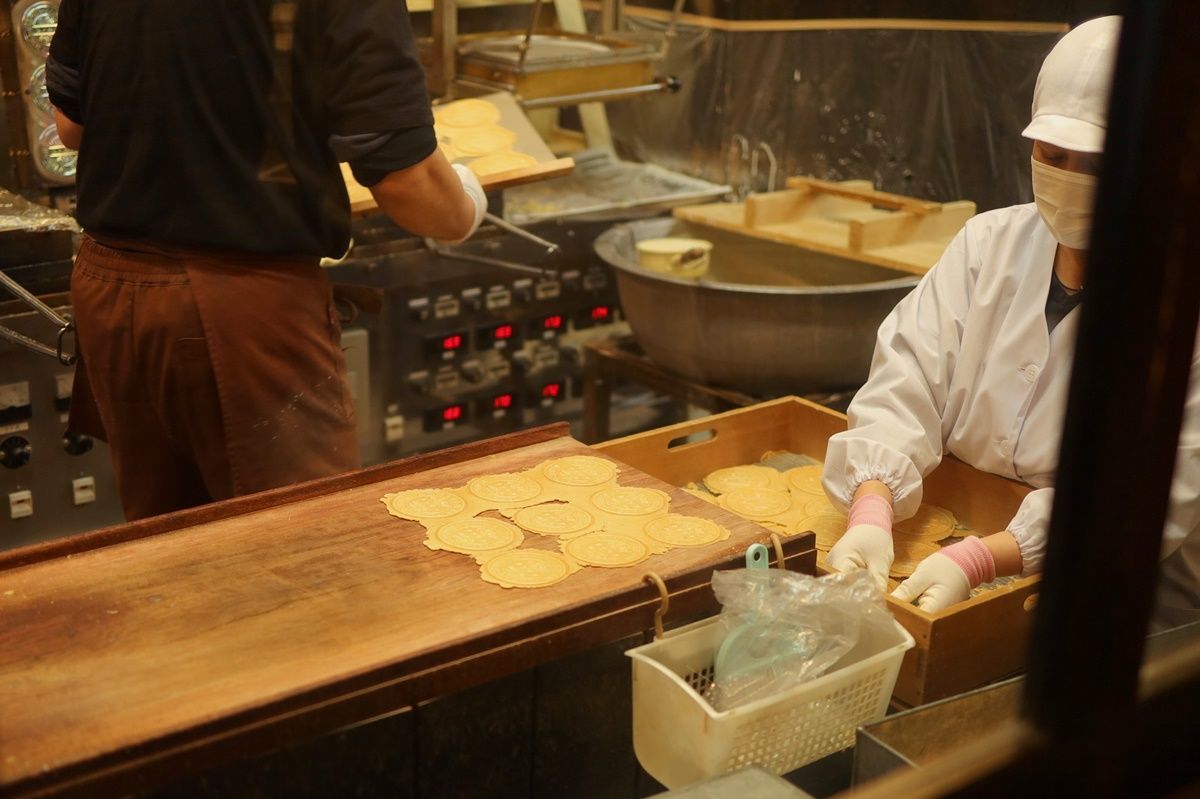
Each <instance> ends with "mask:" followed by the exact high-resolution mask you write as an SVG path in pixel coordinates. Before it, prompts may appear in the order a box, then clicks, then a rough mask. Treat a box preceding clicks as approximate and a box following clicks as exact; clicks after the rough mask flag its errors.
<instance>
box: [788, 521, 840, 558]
mask: <svg viewBox="0 0 1200 799" xmlns="http://www.w3.org/2000/svg"><path fill="white" fill-rule="evenodd" d="M796 530H797V531H799V532H805V531H807V530H811V531H812V532H814V533H816V534H817V549H820V550H830V549H832V548H833V545H834V544H836V543H837V542H838V539H839V538H841V537H842V534H844V533H845V532H846V517H845V516H843V515H841V514H840V513H817V514H814V515H812V516H808V517H806V518H803V519H801V520H800V521H799V522H798V523H797V524H796Z"/></svg>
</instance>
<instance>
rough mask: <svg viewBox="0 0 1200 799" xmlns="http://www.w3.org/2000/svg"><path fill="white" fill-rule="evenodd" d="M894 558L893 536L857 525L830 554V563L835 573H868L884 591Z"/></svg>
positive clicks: (873, 526) (882, 530) (870, 526)
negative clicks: (856, 570)
mask: <svg viewBox="0 0 1200 799" xmlns="http://www.w3.org/2000/svg"><path fill="white" fill-rule="evenodd" d="M894 557H895V554H894V552H893V551H892V534H891V533H889V532H888V531H887V530H884V529H883V528H882V527H879V526H877V525H874V524H856V525H855V526H853V527H851V528H850V529H849V530H847V531H846V533H845V535H843V536H842V537H841V538H840V539H839V540H838V542H837V543H836V544H834V545H833V549H831V550H829V557H828V561H829V568H831V569H833V570H834V571H839V572H845V571H850V570H852V569H866V570H867V571H869V572H871V576H872V577H874V578H875V581H876V582H877V583H879V588H880V590H884V589H886V588H887V578H888V572H889V571H891V569H892V559H893V558H894Z"/></svg>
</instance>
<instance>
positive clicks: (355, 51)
mask: <svg viewBox="0 0 1200 799" xmlns="http://www.w3.org/2000/svg"><path fill="white" fill-rule="evenodd" d="M47 75H48V78H47V83H48V87H49V91H50V98H51V101H52V102H53V104H54V106H55V108H56V111H57V113H56V117H57V120H58V123H59V134H60V137H61V138H62V141H63V143H64V144H66V145H67V146H69V147H74V148H76V149H78V150H79V172H78V178H77V189H78V214H77V215H78V218H79V221H80V223H81V224H82V225H83V227H84V230H85V234H86V235H85V238H84V242H83V245H82V248H81V250H80V253H79V256H78V258H77V260H76V266H75V271H74V273H73V275H72V287H71V291H72V305H73V311H74V316H75V322H76V326H77V329H78V334H79V350H80V353H81V355H82V367H81V368H80V369H78V370H77V375H76V384H77V387H76V392H75V401H74V402H73V407H72V426H73V427H74V428H75V429H77V430H80V431H81V432H90V433H93V434H95V435H98V436H100V437H101V438H106V439H107V440H108V441H109V443H110V444H111V448H112V454H113V462H114V466H115V467H116V471H117V481H118V487H119V489H120V491H121V495H122V500H123V503H124V506H125V510H126V515H127V516H128V517H129V518H137V517H141V516H147V515H151V514H154V513H160V512H164V511H168V510H174V509H177V508H182V507H187V506H190V505H195V504H199V503H201V502H205V501H209V500H212V499H220V498H224V497H229V496H233V495H235V494H242V493H247V492H250V491H256V490H261V489H265V488H271V487H274V486H278V485H282V484H285V483H289V482H292V481H295V480H301V479H309V478H312V477H317V476H321V475H325V474H329V473H333V472H337V471H341V470H344V469H347V468H352V467H354V466H356V465H357V464H358V454H357V452H358V448H357V443H356V440H355V435H354V418H353V410H352V404H351V402H350V398H349V395H348V391H347V387H346V382H345V364H344V358H343V357H342V353H341V350H340V348H339V342H338V338H339V332H340V331H339V329H338V322H337V318H336V315H335V314H334V313H333V305H332V299H331V291H330V286H329V283H328V280H327V278H326V277H325V275H324V273H323V272H322V271H321V270H320V268H319V267H318V260H319V259H320V258H321V257H322V256H335V257H336V256H340V255H342V254H343V253H344V252H345V250H346V248H347V245H348V243H349V238H350V212H349V203H348V200H347V197H346V190H345V186H344V184H343V181H342V178H341V174H340V169H339V161H348V162H349V163H350V166H351V168H352V170H353V171H354V174H355V177H356V178H357V179H358V180H359V182H360V183H362V184H363V185H365V186H367V187H369V188H370V189H371V191H372V193H373V194H374V196H375V198H376V200H377V202H378V203H379V206H380V208H381V209H382V210H383V211H384V212H385V213H387V214H388V215H389V216H390V217H391V218H392V219H393V220H394V221H395V222H396V223H397V224H399V225H400V226H401V227H403V228H405V229H406V230H408V231H410V232H411V233H413V234H416V235H420V236H430V237H434V238H438V239H443V240H449V241H458V240H462V239H464V238H466V237H467V236H469V235H470V234H471V233H472V232H473V231H474V230H475V228H476V227H478V225H479V222H480V220H481V219H482V216H483V213H484V211H485V209H486V198H485V197H484V194H483V190H482V188H481V187H480V185H479V182H478V181H477V180H476V179H475V177H474V176H473V175H472V174H471V173H470V171H469V170H466V169H465V168H463V167H461V166H453V167H452V166H451V165H450V164H449V163H448V162H447V161H446V159H445V158H444V156H442V154H441V153H440V152H439V151H438V149H437V142H436V138H435V136H434V132H433V117H432V113H431V111H430V105H429V97H428V95H427V92H426V89H425V83H424V76H423V74H422V71H421V67H420V64H419V63H418V60H417V55H416V47H415V42H414V38H413V34H412V31H411V27H410V25H409V20H408V14H407V10H406V7H405V4H404V0H273V1H272V0H173V2H170V3H164V2H161V0H62V3H61V6H60V9H59V26H58V30H57V32H56V34H55V36H54V40H53V42H52V45H51V49H50V58H49V61H48V65H47Z"/></svg>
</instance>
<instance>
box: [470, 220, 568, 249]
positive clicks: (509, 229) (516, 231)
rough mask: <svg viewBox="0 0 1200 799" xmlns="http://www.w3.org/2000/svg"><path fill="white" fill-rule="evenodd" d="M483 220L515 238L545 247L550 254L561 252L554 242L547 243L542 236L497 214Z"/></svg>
mask: <svg viewBox="0 0 1200 799" xmlns="http://www.w3.org/2000/svg"><path fill="white" fill-rule="evenodd" d="M483 218H484V219H486V220H487V221H488V222H490V223H491V224H493V225H495V226H496V227H498V228H500V229H501V230H503V231H505V232H506V233H511V234H513V235H514V236H517V237H519V238H522V239H525V240H526V241H531V242H533V243H534V244H537V245H539V246H541V247H545V248H546V250H547V252H549V253H550V254H554V253H556V252H558V250H559V247H558V245H557V244H555V243H554V242H552V241H546V240H545V239H543V238H542V237H541V236H536V235H534V234H533V233H530V232H529V231H528V230H525V228H521V227H517V226H516V225H514V224H512V223H511V222H507V221H505V220H504V219H502V218H500V217H498V216H496V215H495V214H484V215H483Z"/></svg>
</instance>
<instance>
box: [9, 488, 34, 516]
mask: <svg viewBox="0 0 1200 799" xmlns="http://www.w3.org/2000/svg"><path fill="white" fill-rule="evenodd" d="M8 515H9V516H11V517H12V518H14V519H24V518H25V517H26V516H32V515H33V492H32V491H14V492H12V493H11V494H9V495H8Z"/></svg>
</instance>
